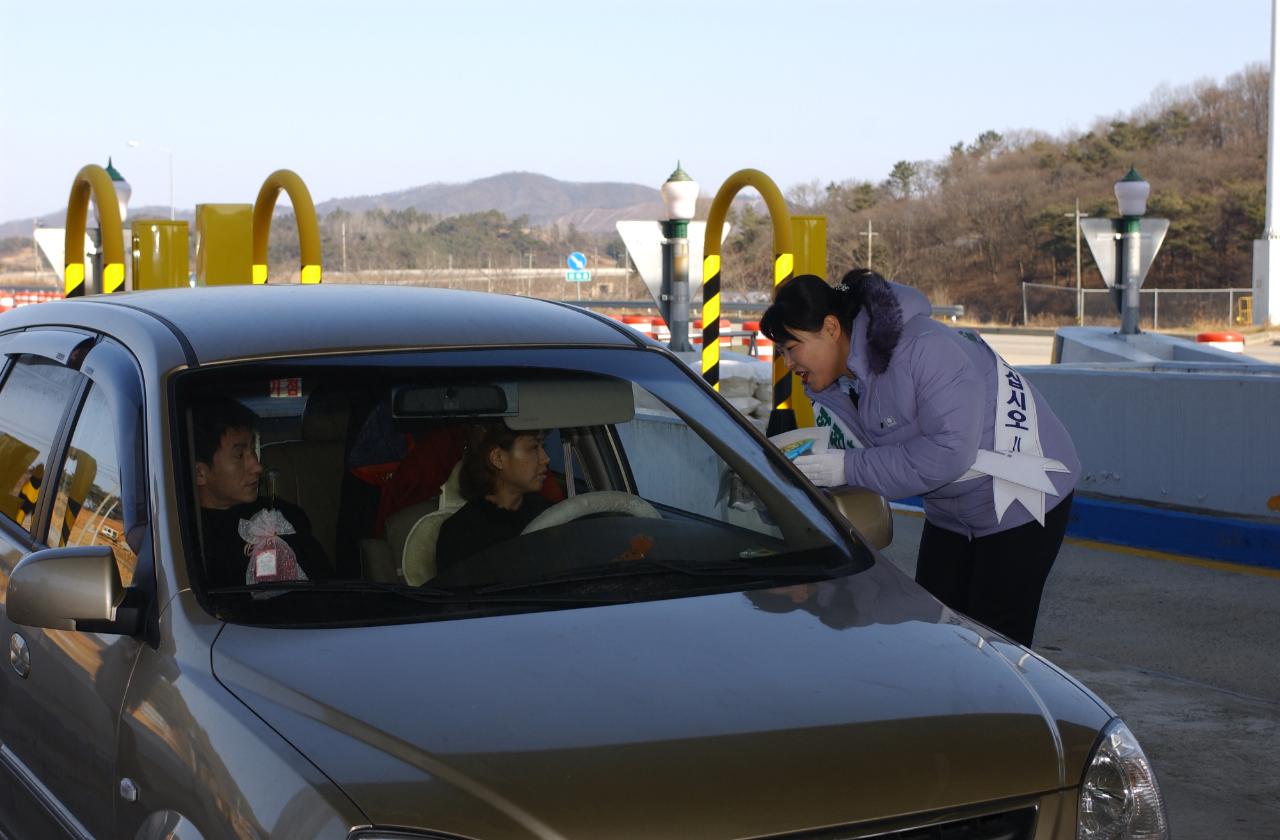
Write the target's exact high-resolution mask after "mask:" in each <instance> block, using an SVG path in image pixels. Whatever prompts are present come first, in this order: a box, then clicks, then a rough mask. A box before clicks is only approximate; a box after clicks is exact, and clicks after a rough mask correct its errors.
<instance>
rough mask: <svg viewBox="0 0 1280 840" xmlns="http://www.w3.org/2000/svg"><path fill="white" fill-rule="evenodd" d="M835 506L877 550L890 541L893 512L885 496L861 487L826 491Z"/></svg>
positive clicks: (887, 545) (891, 539)
mask: <svg viewBox="0 0 1280 840" xmlns="http://www.w3.org/2000/svg"><path fill="white" fill-rule="evenodd" d="M827 493H828V495H829V496H830V497H831V501H833V502H835V504H836V508H837V509H838V510H839V511H840V513H841V514H843V515H844V518H845V519H847V520H848V521H849V524H850V525H852V526H853V527H854V530H856V531H857V532H858V533H859V534H861V535H862V538H863V539H864V540H866V541H867V543H868V544H869V545H870V546H871V547H872V548H874V549H876V550H877V551H879V550H881V549H884V548H888V547H889V543H891V542H893V515H892V513H890V511H889V503H888V502H887V501H886V500H885V498H884V496H881V495H878V494H876V493H872V492H871V491H870V490H864V489H862V488H861V487H840V488H836V489H833V490H829V491H827Z"/></svg>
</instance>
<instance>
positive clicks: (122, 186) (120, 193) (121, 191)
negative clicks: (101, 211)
mask: <svg viewBox="0 0 1280 840" xmlns="http://www.w3.org/2000/svg"><path fill="white" fill-rule="evenodd" d="M107 175H109V176H111V186H113V187H115V188H116V203H117V204H118V205H119V206H120V224H124V223H125V220H126V219H127V218H128V217H129V199H130V198H131V197H132V196H133V187H131V186H129V182H128V181H126V180H125V179H124V176H123V175H121V174H120V172H119V171H118V170H117V169H116V168H115V167H114V166H112V164H111V158H107ZM93 210H94V214H95V215H96V214H97V212H98V206H97V205H96V204H95V205H94V207H93Z"/></svg>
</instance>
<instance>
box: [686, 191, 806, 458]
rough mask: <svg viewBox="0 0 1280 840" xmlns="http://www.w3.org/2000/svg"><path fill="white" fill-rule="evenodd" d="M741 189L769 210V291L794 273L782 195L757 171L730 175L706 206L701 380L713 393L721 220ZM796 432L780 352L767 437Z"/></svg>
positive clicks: (788, 382)
mask: <svg viewBox="0 0 1280 840" xmlns="http://www.w3.org/2000/svg"><path fill="white" fill-rule="evenodd" d="M744 187H753V188H754V189H755V190H756V192H758V193H760V197H761V198H763V199H764V203H765V206H766V207H768V208H769V219H770V221H771V222H772V223H773V253H774V259H773V285H774V288H775V289H776V288H777V287H778V286H780V285H781V284H783V283H785V282H786V281H788V280H790V279H791V274H792V272H793V271H794V270H795V256H794V255H795V251H794V248H793V247H792V236H791V212H790V211H789V210H788V209H787V202H786V200H785V199H784V198H783V197H782V191H781V190H779V189H778V185H777V184H775V183H773V179H771V178H770V177H769V176H768V175H766V174H764V173H763V172H761V171H760V170H758V169H740V170H738V171H737V172H735V173H733V174H732V175H730V176H729V178H728V180H726V181H725V182H724V184H723V185H722V186H721V187H720V191H719V192H717V193H716V197H715V198H714V199H713V200H712V202H711V210H710V212H709V213H708V214H707V231H706V238H705V239H704V240H703V246H702V247H703V251H702V253H703V254H704V256H703V261H702V376H703V378H704V379H706V380H707V383H708V384H709V385H711V387H713V388H715V389H716V390H717V391H718V390H720V237H721V236H722V234H723V231H724V222H725V218H726V217H727V216H728V215H729V205H730V204H731V203H732V202H733V199H734V197H735V196H736V195H737V194H738V193H739V192H740V191H741V190H742V189H743V188H744ZM795 427H796V419H795V412H794V411H792V409H791V374H790V373H789V372H788V370H787V365H786V362H785V360H784V359H783V357H782V354H780V353H779V354H775V355H774V357H773V411H771V412H770V413H769V426H768V432H769V434H771V435H776V434H779V433H780V432H785V431H789V430H791V429H794V428H795Z"/></svg>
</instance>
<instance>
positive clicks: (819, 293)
mask: <svg viewBox="0 0 1280 840" xmlns="http://www.w3.org/2000/svg"><path fill="white" fill-rule="evenodd" d="M861 273H865V274H870V275H871V276H873V277H877V278H878V277H879V275H878V274H876V273H875V272H873V271H869V270H868V269H858V270H856V271H851V272H849V273H848V274H846V275H845V276H844V280H842V281H841V282H840V285H839V286H835V287H832V286H830V285H828V284H827V281H825V280H823V279H822V278H821V277H818V276H817V275H814V274H801V275H800V276H798V277H792V278H791V279H790V280H788V281H787V282H786V283H783V284H782V286H780V287H779V288H778V292H777V294H776V295H774V299H773V303H772V304H771V305H770V306H769V308H768V309H766V310H765V313H764V317H763V318H761V319H760V332H762V333H764V334H765V336H766V337H767V338H768V339H769V340H771V341H773V342H776V343H781V342H784V341H791V340H794V339H795V336H794V335H793V334H792V332H791V331H792V330H800V331H803V332H817V331H818V330H819V329H821V328H822V321H823V319H825V318H826V317H827V316H828V315H834V316H835V319H836V320H837V321H839V322H840V328H841V329H843V330H844V331H845V334H846V335H852V332H853V319H854V318H856V317H858V313H859V312H861V311H862V279H861V276H858V277H856V278H855V277H854V276H855V275H860V274H861ZM850 278H854V281H855V282H853V283H850V282H849V281H850Z"/></svg>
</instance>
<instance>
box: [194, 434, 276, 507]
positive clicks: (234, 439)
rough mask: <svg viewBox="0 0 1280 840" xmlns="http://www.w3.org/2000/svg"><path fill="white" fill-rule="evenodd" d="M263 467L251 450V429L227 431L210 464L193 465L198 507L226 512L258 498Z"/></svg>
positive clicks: (199, 463) (198, 463)
mask: <svg viewBox="0 0 1280 840" xmlns="http://www.w3.org/2000/svg"><path fill="white" fill-rule="evenodd" d="M260 475H262V464H261V462H259V461H258V456H257V453H255V452H254V449H253V430H252V429H228V430H227V431H226V432H224V433H223V435H222V442H221V443H220V444H219V445H218V451H216V452H214V453H213V463H212V464H205V463H202V462H200V461H197V462H196V493H197V495H198V496H199V497H200V506H201V507H206V508H214V509H216V510H226V509H227V508H229V507H231V506H232V505H238V504H243V503H245V502H252V501H254V500H255V499H257V498H258V476H260Z"/></svg>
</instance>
